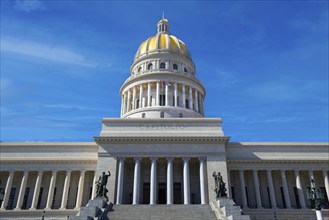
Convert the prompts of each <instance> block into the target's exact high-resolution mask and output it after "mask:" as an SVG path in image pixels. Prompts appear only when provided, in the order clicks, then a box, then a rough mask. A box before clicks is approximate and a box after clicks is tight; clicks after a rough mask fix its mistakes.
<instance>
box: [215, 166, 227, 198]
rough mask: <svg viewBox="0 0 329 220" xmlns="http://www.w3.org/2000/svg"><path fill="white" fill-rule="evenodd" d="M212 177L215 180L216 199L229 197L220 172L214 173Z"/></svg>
mask: <svg viewBox="0 0 329 220" xmlns="http://www.w3.org/2000/svg"><path fill="white" fill-rule="evenodd" d="M212 176H213V177H214V179H215V190H214V191H215V193H216V199H218V198H219V197H227V194H226V187H225V183H224V181H223V177H222V175H221V174H220V172H218V173H217V174H216V172H213V174H212Z"/></svg>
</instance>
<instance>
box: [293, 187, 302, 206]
mask: <svg viewBox="0 0 329 220" xmlns="http://www.w3.org/2000/svg"><path fill="white" fill-rule="evenodd" d="M294 194H295V200H296V205H297V209H300V208H301V206H300V202H299V195H298V189H297V187H296V186H294Z"/></svg>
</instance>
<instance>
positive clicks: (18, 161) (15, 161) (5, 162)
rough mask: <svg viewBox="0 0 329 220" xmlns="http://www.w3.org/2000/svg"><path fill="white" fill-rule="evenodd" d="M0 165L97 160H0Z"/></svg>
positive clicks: (93, 161) (72, 162)
mask: <svg viewBox="0 0 329 220" xmlns="http://www.w3.org/2000/svg"><path fill="white" fill-rule="evenodd" d="M0 164H1V165H7V164H9V165H13V164H14V165H22V164H40V165H42V164H94V165H95V164H97V160H47V161H44V160H5V161H4V160H1V161H0Z"/></svg>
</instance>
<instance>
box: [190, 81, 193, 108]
mask: <svg viewBox="0 0 329 220" xmlns="http://www.w3.org/2000/svg"><path fill="white" fill-rule="evenodd" d="M189 95H190V96H189V109H191V110H193V98H192V87H191V86H190V87H189Z"/></svg>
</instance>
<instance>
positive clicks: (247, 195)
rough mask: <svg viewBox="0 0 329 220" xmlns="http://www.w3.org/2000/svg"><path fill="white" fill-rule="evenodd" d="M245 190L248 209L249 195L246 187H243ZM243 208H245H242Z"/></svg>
mask: <svg viewBox="0 0 329 220" xmlns="http://www.w3.org/2000/svg"><path fill="white" fill-rule="evenodd" d="M245 189H246V197H247V207H250V205H249V193H248V187H245ZM243 208H245V207H243Z"/></svg>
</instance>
